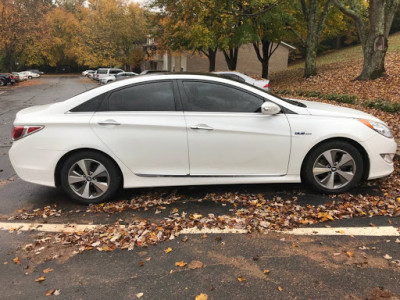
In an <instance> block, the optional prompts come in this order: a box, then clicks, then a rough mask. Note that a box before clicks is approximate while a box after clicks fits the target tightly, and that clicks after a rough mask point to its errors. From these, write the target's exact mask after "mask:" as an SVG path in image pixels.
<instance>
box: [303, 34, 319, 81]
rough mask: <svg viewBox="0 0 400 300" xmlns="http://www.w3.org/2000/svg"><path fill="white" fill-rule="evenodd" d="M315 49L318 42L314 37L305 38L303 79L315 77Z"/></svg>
mask: <svg viewBox="0 0 400 300" xmlns="http://www.w3.org/2000/svg"><path fill="white" fill-rule="evenodd" d="M317 47H318V42H317V40H316V39H315V37H313V36H310V37H307V51H306V62H305V67H304V77H306V78H308V77H311V76H315V75H317Z"/></svg>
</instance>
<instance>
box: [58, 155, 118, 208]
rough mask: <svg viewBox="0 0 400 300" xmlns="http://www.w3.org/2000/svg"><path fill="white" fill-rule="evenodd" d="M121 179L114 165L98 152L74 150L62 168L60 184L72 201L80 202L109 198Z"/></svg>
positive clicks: (86, 202)
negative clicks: (76, 151)
mask: <svg viewBox="0 0 400 300" xmlns="http://www.w3.org/2000/svg"><path fill="white" fill-rule="evenodd" d="M121 180H122V178H121V174H120V171H119V169H118V167H117V166H116V164H115V163H114V162H113V161H112V160H111V159H110V158H108V157H107V156H105V155H103V154H101V153H98V152H92V151H85V152H78V153H74V154H73V155H71V156H70V157H68V158H67V160H66V161H65V162H64V164H63V165H62V167H61V186H62V187H63V189H64V191H65V192H66V193H67V194H68V195H69V196H70V197H71V198H72V199H73V200H75V201H77V202H79V203H83V204H94V203H101V202H104V201H107V200H110V199H111V198H112V196H114V195H115V193H116V192H117V191H118V189H119V188H120V186H121Z"/></svg>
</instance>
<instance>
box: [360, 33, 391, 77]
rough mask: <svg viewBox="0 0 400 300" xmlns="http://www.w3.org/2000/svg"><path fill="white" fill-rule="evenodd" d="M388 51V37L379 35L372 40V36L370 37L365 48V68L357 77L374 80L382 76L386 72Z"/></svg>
mask: <svg viewBox="0 0 400 300" xmlns="http://www.w3.org/2000/svg"><path fill="white" fill-rule="evenodd" d="M386 51H387V39H386V38H385V37H384V36H377V37H376V38H375V39H374V40H372V37H369V38H368V41H367V45H366V46H365V49H363V54H364V63H363V69H362V71H361V74H360V75H359V76H358V77H357V78H356V79H357V80H369V79H372V80H373V79H376V78H379V77H382V76H383V75H384V74H385V56H386Z"/></svg>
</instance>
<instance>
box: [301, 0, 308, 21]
mask: <svg viewBox="0 0 400 300" xmlns="http://www.w3.org/2000/svg"><path fill="white" fill-rule="evenodd" d="M300 3H301V10H302V11H303V15H304V18H305V19H306V20H308V9H307V5H306V1H305V0H300Z"/></svg>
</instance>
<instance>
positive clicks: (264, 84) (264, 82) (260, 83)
mask: <svg viewBox="0 0 400 300" xmlns="http://www.w3.org/2000/svg"><path fill="white" fill-rule="evenodd" d="M213 73H214V74H218V75H228V76H229V75H230V76H238V77H240V78H241V80H243V81H244V82H246V83H248V84H251V85H254V86H256V87H258V88H260V89H264V90H266V91H269V90H270V89H269V80H268V79H261V80H257V79H254V78H251V77H250V76H247V75H245V74H243V73H240V72H234V71H221V72H213Z"/></svg>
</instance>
